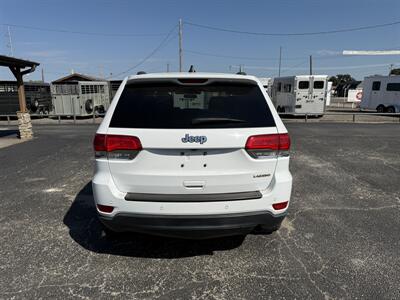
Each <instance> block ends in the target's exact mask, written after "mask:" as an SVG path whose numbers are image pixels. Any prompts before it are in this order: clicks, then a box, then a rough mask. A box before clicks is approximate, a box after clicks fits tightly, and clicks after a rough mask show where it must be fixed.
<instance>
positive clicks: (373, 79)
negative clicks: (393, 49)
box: [360, 75, 400, 113]
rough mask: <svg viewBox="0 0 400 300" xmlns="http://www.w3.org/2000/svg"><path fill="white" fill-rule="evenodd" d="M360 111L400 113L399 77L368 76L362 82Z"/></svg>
mask: <svg viewBox="0 0 400 300" xmlns="http://www.w3.org/2000/svg"><path fill="white" fill-rule="evenodd" d="M360 108H361V109H362V110H376V111H377V112H379V113H383V112H388V113H395V112H400V76H398V75H391V76H379V75H375V76H368V77H365V78H364V81H363V93H362V99H361V103H360Z"/></svg>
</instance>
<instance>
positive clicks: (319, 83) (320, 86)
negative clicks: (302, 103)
mask: <svg viewBox="0 0 400 300" xmlns="http://www.w3.org/2000/svg"><path fill="white" fill-rule="evenodd" d="M323 88H324V82H323V81H321V80H317V81H314V89H323Z"/></svg>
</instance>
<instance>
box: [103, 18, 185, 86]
mask: <svg viewBox="0 0 400 300" xmlns="http://www.w3.org/2000/svg"><path fill="white" fill-rule="evenodd" d="M177 27H178V26H177V25H175V26H174V27H173V28H172V29H171V30H170V31H169V32H168V34H167V35H166V36H165V37H164V38H163V39H162V41H161V43H160V44H159V45H158V46H157V47H156V48H154V50H153V51H151V52H150V53H149V54H148V55H147V56H146V57H145V58H143V59H142V60H141V61H140V62H138V63H137V64H136V65H134V66H133V67H130V68H129V69H127V70H125V71H123V72H120V73H118V74H116V75H112V76H110V77H108V78H106V79H110V78H114V77H118V76H121V75H123V74H126V73H128V72H130V71H132V70H133V69H136V68H137V67H139V66H140V65H142V64H144V63H145V62H146V61H147V60H148V59H149V58H150V57H152V56H153V55H154V54H156V52H157V51H158V50H160V49H161V48H162V47H164V46H165V45H167V44H168V43H169V42H171V41H172V40H173V39H175V38H176V36H174V37H172V38H170V37H171V35H172V34H173V33H174V32H175V30H176V28H177Z"/></svg>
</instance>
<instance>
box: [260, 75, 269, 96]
mask: <svg viewBox="0 0 400 300" xmlns="http://www.w3.org/2000/svg"><path fill="white" fill-rule="evenodd" d="M258 79H259V80H260V82H261V84H262V85H263V87H264V89H265V91H266V92H267V93H268V96H270V97H271V89H272V78H271V77H259V78H258Z"/></svg>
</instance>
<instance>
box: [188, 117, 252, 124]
mask: <svg viewBox="0 0 400 300" xmlns="http://www.w3.org/2000/svg"><path fill="white" fill-rule="evenodd" d="M224 123H247V121H245V120H240V119H231V118H196V119H193V120H192V124H193V125H199V124H224Z"/></svg>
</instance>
